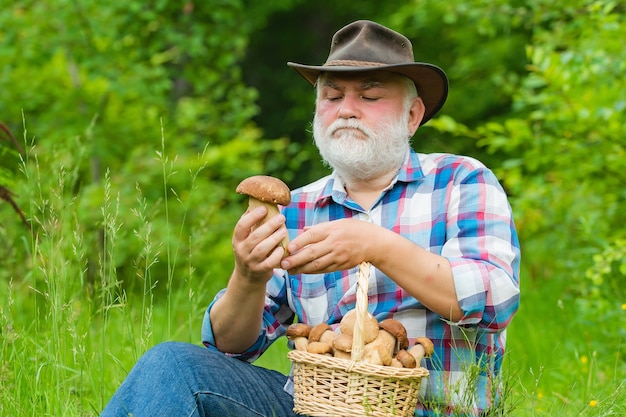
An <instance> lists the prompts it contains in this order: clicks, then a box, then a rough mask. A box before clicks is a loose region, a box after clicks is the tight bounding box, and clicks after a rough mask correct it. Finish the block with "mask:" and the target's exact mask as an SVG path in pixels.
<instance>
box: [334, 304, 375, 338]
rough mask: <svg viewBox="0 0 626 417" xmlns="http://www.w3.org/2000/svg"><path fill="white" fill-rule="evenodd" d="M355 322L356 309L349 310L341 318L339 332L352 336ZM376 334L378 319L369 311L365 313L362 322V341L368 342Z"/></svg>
mask: <svg viewBox="0 0 626 417" xmlns="http://www.w3.org/2000/svg"><path fill="white" fill-rule="evenodd" d="M355 324H356V310H350V311H348V312H347V313H346V315H345V316H343V318H342V319H341V322H340V323H339V331H340V332H341V334H347V335H349V336H352V335H353V334H354V326H355ZM377 336H378V320H376V317H374V316H373V315H372V314H371V313H367V318H366V320H365V322H364V323H363V343H364V344H367V343H370V342H371V341H372V340H374V339H376V337H377Z"/></svg>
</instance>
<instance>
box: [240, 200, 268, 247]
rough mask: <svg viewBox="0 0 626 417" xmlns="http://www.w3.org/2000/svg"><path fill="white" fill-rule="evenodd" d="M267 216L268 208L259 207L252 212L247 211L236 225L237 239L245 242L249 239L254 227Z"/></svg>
mask: <svg viewBox="0 0 626 417" xmlns="http://www.w3.org/2000/svg"><path fill="white" fill-rule="evenodd" d="M266 214H267V208H266V207H265V206H259V207H257V208H255V209H254V210H252V211H250V210H246V212H245V213H244V214H243V215H242V216H241V217H240V218H239V221H238V222H237V224H235V230H234V235H235V238H237V240H243V239H245V238H246V237H248V235H249V234H250V232H251V230H252V229H253V228H254V226H255V225H256V224H257V223H258V222H260V221H261V220H262V219H263V218H264V217H265V215H266Z"/></svg>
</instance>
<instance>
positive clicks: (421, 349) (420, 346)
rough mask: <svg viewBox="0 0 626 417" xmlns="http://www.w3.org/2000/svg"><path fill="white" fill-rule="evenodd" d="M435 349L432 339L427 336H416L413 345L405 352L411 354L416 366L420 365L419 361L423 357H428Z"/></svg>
mask: <svg viewBox="0 0 626 417" xmlns="http://www.w3.org/2000/svg"><path fill="white" fill-rule="evenodd" d="M434 351H435V346H434V345H433V342H432V340H430V339H429V338H427V337H418V338H417V339H415V345H414V346H413V347H411V349H409V350H408V351H407V352H409V353H410V354H411V356H413V357H414V358H415V362H416V363H417V366H420V362H422V359H424V358H430V356H431V355H432V354H433V352H434Z"/></svg>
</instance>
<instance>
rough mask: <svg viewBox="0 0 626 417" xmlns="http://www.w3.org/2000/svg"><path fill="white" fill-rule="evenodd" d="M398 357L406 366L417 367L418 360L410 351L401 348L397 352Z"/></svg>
mask: <svg viewBox="0 0 626 417" xmlns="http://www.w3.org/2000/svg"><path fill="white" fill-rule="evenodd" d="M396 359H398V361H399V362H400V363H401V364H402V366H403V367H405V368H415V367H417V361H416V360H415V358H414V357H413V355H411V354H410V353H409V352H407V351H406V350H404V349H400V350H399V351H398V353H397V354H396Z"/></svg>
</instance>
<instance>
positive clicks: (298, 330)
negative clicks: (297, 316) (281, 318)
mask: <svg viewBox="0 0 626 417" xmlns="http://www.w3.org/2000/svg"><path fill="white" fill-rule="evenodd" d="M312 328H313V326H310V325H308V324H304V323H294V324H292V325H290V326H289V327H287V333H285V335H286V336H287V338H288V339H289V340H293V344H294V347H295V348H296V350H302V351H306V348H307V345H308V344H309V333H311V329H312Z"/></svg>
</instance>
